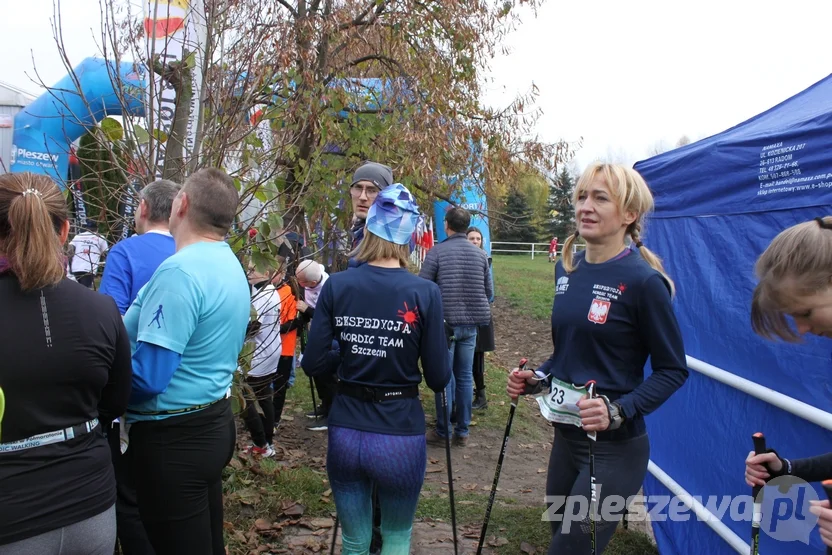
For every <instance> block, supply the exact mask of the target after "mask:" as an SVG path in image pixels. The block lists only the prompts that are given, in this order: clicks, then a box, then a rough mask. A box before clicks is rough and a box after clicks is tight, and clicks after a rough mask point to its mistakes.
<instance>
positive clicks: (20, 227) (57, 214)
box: [0, 173, 67, 291]
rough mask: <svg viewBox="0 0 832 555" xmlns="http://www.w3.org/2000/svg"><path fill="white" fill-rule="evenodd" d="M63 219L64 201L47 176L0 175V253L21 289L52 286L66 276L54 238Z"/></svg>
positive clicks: (58, 246)
mask: <svg viewBox="0 0 832 555" xmlns="http://www.w3.org/2000/svg"><path fill="white" fill-rule="evenodd" d="M66 219H67V210H66V202H65V200H64V198H63V196H62V195H61V192H60V191H59V190H58V187H57V186H56V185H55V183H53V182H52V180H51V179H50V178H48V177H46V176H42V175H35V174H31V173H24V174H5V175H3V176H0V252H2V254H3V255H5V256H6V258H7V259H8V263H9V269H10V270H11V272H12V273H13V274H14V275H15V276H16V277H17V279H18V282H19V283H20V288H21V289H22V290H23V291H31V290H33V289H40V288H42V287H46V286H49V285H56V284H57V283H58V282H60V281H61V280H62V279H63V278H64V276H65V275H66V272H65V268H64V263H63V256H62V252H61V241H60V239H59V237H58V233H59V231H60V227H61V226H62V225H63V223H64V222H65V221H66Z"/></svg>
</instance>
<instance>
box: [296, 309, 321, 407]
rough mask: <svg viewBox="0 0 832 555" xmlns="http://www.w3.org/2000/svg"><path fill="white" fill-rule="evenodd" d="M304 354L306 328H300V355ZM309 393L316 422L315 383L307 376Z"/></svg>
mask: <svg viewBox="0 0 832 555" xmlns="http://www.w3.org/2000/svg"><path fill="white" fill-rule="evenodd" d="M305 352H306V326H305V325H304V326H303V327H302V328H300V354H303V353H305ZM309 391H311V392H312V412H313V413H315V420H316V421H317V420H318V401H317V400H316V399H315V383H314V379H313V378H312V376H309Z"/></svg>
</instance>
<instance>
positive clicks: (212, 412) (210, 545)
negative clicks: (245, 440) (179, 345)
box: [127, 399, 236, 555]
mask: <svg viewBox="0 0 832 555" xmlns="http://www.w3.org/2000/svg"><path fill="white" fill-rule="evenodd" d="M235 436H236V432H235V427H234V416H233V414H232V412H231V403H230V402H229V401H228V400H227V399H223V400H222V401H219V402H217V403H215V404H213V405H211V406H210V407H208V408H206V409H203V410H200V411H197V412H192V413H187V414H183V415H181V416H173V417H170V418H166V419H164V420H154V421H149V422H137V423H135V424H134V425H133V426H132V428H131V430H130V447H129V449H128V450H127V452H128V453H131V461H130V463H131V468H132V471H133V476H134V478H135V483H136V491H137V493H138V501H139V513H140V514H141V517H142V522H144V527H145V530H147V535H148V537H149V538H150V543H151V544H153V549H154V550H155V551H156V555H225V546H224V542H223V507H222V470H223V468H225V466H226V465H227V464H228V463H229V461H230V460H231V456H232V455H233V454H234V443H235V439H236V437H235Z"/></svg>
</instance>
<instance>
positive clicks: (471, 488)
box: [462, 484, 477, 491]
mask: <svg viewBox="0 0 832 555" xmlns="http://www.w3.org/2000/svg"><path fill="white" fill-rule="evenodd" d="M462 489H464V490H468V491H474V490H475V489H477V484H462Z"/></svg>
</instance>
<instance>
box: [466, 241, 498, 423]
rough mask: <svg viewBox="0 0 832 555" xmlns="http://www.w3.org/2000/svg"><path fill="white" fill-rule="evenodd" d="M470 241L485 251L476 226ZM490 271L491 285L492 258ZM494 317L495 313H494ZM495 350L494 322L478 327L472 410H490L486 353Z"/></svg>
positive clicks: (489, 260) (489, 300)
mask: <svg viewBox="0 0 832 555" xmlns="http://www.w3.org/2000/svg"><path fill="white" fill-rule="evenodd" d="M467 237H468V241H470V242H471V243H472V244H473V245H474V246H476V247H479V248H481V249H482V250H485V244H484V243H483V239H482V231H480V230H479V228H477V227H475V226H471V227H469V228H468V232H467ZM488 269H489V271H491V283H494V272H493V270H492V267H491V257H490V256H489V257H488ZM488 302H490V303H493V302H494V295H493V294H492V295H491V298H490V299H488ZM492 315H493V312H492ZM493 350H494V320H493V316H492V320H491V321H490V322H489V323H488V324H487V325H485V326H478V327H477V346H476V347H475V348H474V402H473V404H472V405H471V408H472V409H480V410H482V409H485V408H488V399H486V398H485V353H487V352H490V351H493Z"/></svg>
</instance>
